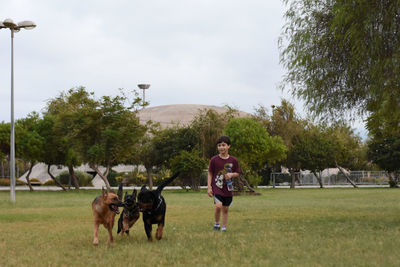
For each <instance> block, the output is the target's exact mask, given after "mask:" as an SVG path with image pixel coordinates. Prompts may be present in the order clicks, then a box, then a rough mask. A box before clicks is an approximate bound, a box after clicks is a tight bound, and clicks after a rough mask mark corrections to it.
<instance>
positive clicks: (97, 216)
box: [92, 188, 123, 245]
mask: <svg viewBox="0 0 400 267" xmlns="http://www.w3.org/2000/svg"><path fill="white" fill-rule="evenodd" d="M120 195H121V196H120ZM121 197H122V192H119V191H118V195H116V194H115V193H113V192H107V191H106V190H104V188H103V189H102V194H101V195H100V196H98V197H96V198H95V199H94V200H93V202H92V210H93V217H94V238H93V245H98V244H99V238H98V232H99V226H100V224H102V225H103V226H104V228H106V229H107V230H108V242H113V241H114V238H113V235H112V229H113V227H114V218H115V215H116V214H119V209H118V207H121V206H122V205H123V204H122V203H121V201H120V198H121Z"/></svg>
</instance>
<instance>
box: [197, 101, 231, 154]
mask: <svg viewBox="0 0 400 267" xmlns="http://www.w3.org/2000/svg"><path fill="white" fill-rule="evenodd" d="M226 108H227V111H226V112H225V113H222V114H221V113H218V112H216V111H215V110H212V109H205V110H200V112H199V114H198V115H197V116H196V117H195V118H194V120H193V121H192V123H191V125H190V126H191V127H192V128H193V129H194V131H195V132H196V133H197V138H198V141H197V143H198V148H199V150H200V152H201V154H202V156H203V158H207V159H209V158H211V157H212V156H214V155H215V154H216V152H217V151H216V143H215V142H216V141H217V140H218V138H219V137H220V136H221V135H222V131H223V129H224V127H225V125H226V124H227V123H228V121H229V119H231V118H233V117H237V116H238V111H237V110H235V109H233V108H231V107H229V106H226Z"/></svg>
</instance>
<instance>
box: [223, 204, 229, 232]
mask: <svg viewBox="0 0 400 267" xmlns="http://www.w3.org/2000/svg"><path fill="white" fill-rule="evenodd" d="M228 211H229V206H222V228H226V225H227V223H228Z"/></svg>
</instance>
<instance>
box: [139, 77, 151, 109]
mask: <svg viewBox="0 0 400 267" xmlns="http://www.w3.org/2000/svg"><path fill="white" fill-rule="evenodd" d="M138 87H139V88H140V89H142V90H143V104H142V108H144V105H145V104H146V101H145V94H144V91H145V90H146V89H149V87H150V84H146V83H141V84H138Z"/></svg>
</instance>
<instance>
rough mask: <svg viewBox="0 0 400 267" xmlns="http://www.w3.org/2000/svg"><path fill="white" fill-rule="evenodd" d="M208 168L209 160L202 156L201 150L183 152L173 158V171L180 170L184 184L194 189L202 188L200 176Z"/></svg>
mask: <svg viewBox="0 0 400 267" xmlns="http://www.w3.org/2000/svg"><path fill="white" fill-rule="evenodd" d="M206 168H207V160H205V159H204V158H203V157H201V156H200V153H199V151H197V150H192V151H191V152H188V151H185V150H181V152H180V153H179V154H178V155H177V156H175V157H174V158H173V159H172V160H171V169H172V171H173V173H177V172H179V176H180V177H181V181H182V183H183V185H184V186H190V187H191V188H192V189H193V190H196V191H198V190H200V176H201V174H202V173H203V172H204V170H205V169H206Z"/></svg>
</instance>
